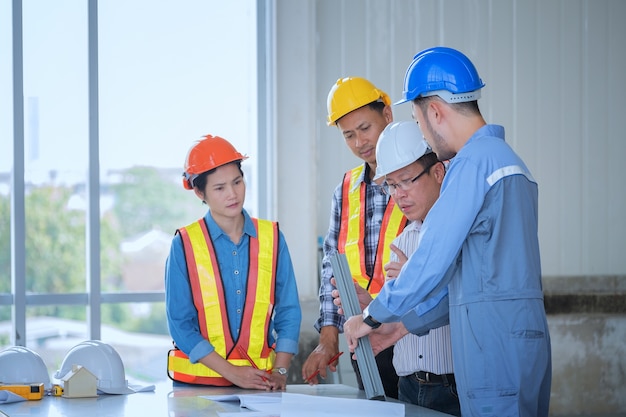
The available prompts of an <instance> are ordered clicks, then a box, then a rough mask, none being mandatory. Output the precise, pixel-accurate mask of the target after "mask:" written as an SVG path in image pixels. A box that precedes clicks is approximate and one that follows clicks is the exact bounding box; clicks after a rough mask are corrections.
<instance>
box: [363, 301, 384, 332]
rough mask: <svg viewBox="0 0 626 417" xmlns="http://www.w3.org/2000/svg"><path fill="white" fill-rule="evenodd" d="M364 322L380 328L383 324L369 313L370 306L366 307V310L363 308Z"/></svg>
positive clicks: (373, 327) (374, 327)
mask: <svg viewBox="0 0 626 417" xmlns="http://www.w3.org/2000/svg"><path fill="white" fill-rule="evenodd" d="M363 323H365V324H367V325H368V326H370V327H371V328H372V329H378V328H379V327H380V325H381V324H382V323H381V322H378V321H376V320H375V319H374V317H372V315H371V314H370V313H369V306H367V307H365V310H363Z"/></svg>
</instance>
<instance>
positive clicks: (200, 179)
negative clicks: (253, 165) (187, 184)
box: [191, 161, 243, 191]
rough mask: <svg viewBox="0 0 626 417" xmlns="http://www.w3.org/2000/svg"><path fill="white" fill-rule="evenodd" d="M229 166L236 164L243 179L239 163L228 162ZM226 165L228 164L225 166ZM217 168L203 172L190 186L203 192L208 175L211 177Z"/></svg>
mask: <svg viewBox="0 0 626 417" xmlns="http://www.w3.org/2000/svg"><path fill="white" fill-rule="evenodd" d="M229 164H236V165H237V168H238V169H239V172H240V173H241V176H242V177H243V170H242V169H241V161H233V162H229ZM225 165H228V164H225ZM225 165H220V166H225ZM217 168H219V167H216V168H213V169H210V170H208V171H205V172H203V173H202V174H199V175H198V176H197V177H196V178H195V179H194V180H193V181H192V184H191V185H193V186H194V187H198V188H199V189H200V190H201V191H204V189H205V188H206V183H207V178H208V176H209V175H211V174H212V173H214V172H215V170H216V169H217Z"/></svg>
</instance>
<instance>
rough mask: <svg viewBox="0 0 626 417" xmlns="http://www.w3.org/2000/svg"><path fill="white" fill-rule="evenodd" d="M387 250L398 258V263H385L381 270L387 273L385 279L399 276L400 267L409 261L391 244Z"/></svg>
mask: <svg viewBox="0 0 626 417" xmlns="http://www.w3.org/2000/svg"><path fill="white" fill-rule="evenodd" d="M389 249H391V251H392V252H393V253H395V254H396V255H397V256H398V261H397V262H388V263H386V264H385V265H384V266H383V269H384V270H385V272H386V273H387V278H396V277H397V276H398V275H400V270H401V269H402V266H403V265H404V264H405V263H406V261H408V260H409V258H408V257H407V256H406V255H405V254H404V252H402V251H401V250H400V249H398V247H397V246H396V245H394V244H393V243H392V244H391V245H389Z"/></svg>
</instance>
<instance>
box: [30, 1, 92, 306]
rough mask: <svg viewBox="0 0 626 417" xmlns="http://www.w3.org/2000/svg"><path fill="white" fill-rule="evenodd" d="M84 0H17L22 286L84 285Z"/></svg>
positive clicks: (58, 289) (72, 288)
mask: <svg viewBox="0 0 626 417" xmlns="http://www.w3.org/2000/svg"><path fill="white" fill-rule="evenodd" d="M86 4H87V3H86V2H76V1H72V0H64V1H54V2H41V1H24V2H23V22H24V23H23V31H24V135H25V141H24V142H25V143H24V147H25V182H26V197H25V199H26V201H25V214H26V291H27V292H34V293H63V292H84V291H85V204H84V200H85V195H84V194H85V183H86V172H87V143H88V142H87V137H88V124H87V122H88V113H87V110H88V109H87V107H88V106H87V44H86V42H85V40H86V39H87V19H86V17H87V8H86ZM34 311H35V312H33V314H34V315H37V313H36V311H38V309H37V308H36V309H35V310H34ZM41 312H42V314H49V309H47V308H43V309H41ZM56 313H58V314H63V313H62V310H61V309H59V310H57V311H56ZM59 317H64V316H59Z"/></svg>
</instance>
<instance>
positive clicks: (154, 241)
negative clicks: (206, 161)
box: [98, 0, 257, 381]
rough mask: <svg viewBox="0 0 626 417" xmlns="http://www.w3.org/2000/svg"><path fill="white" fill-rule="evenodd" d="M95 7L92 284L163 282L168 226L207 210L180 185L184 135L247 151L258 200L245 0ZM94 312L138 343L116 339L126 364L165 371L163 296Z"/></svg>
mask: <svg viewBox="0 0 626 417" xmlns="http://www.w3.org/2000/svg"><path fill="white" fill-rule="evenodd" d="M98 13H99V16H98V17H99V24H98V26H99V82H100V93H99V94H100V119H99V120H100V168H101V177H100V181H101V199H100V201H101V209H102V213H103V215H102V219H101V231H102V234H101V245H102V256H101V259H102V290H103V291H108V292H116V291H131V292H136V291H141V292H143V291H163V289H164V266H165V260H166V258H167V255H168V253H169V248H170V244H171V240H172V236H173V235H174V232H175V230H176V229H177V228H178V227H181V226H184V225H186V224H189V223H191V222H192V221H195V220H197V219H198V218H200V217H202V216H203V215H204V214H205V213H206V210H207V208H206V206H205V205H203V204H202V203H201V201H200V200H199V199H198V198H197V197H196V196H195V194H194V193H193V192H192V191H187V190H185V189H183V187H182V171H183V165H184V160H185V157H186V154H187V151H188V149H189V147H190V146H191V145H192V143H193V141H195V140H197V139H199V138H201V137H202V136H203V135H206V134H213V135H219V136H222V137H224V138H226V139H228V140H229V141H231V142H232V143H233V144H234V145H235V147H237V148H238V150H239V151H241V152H242V153H244V154H248V155H250V157H251V158H249V159H248V160H246V161H245V162H244V164H243V169H244V170H245V176H246V179H247V182H248V193H247V195H248V199H247V201H246V208H247V209H248V210H249V211H250V213H251V214H252V215H254V214H255V213H256V211H257V210H256V205H257V204H256V199H255V197H254V196H255V194H256V193H255V191H254V188H255V186H254V184H253V182H254V178H253V176H252V173H253V172H255V169H256V161H255V158H254V156H255V153H256V142H257V140H256V89H257V88H256V72H257V65H256V10H255V1H254V0H245V1H237V2H224V1H216V0H210V1H207V0H190V1H186V2H184V3H182V4H180V5H179V4H177V5H176V6H173V5H172V3H169V2H154V1H150V0H139V1H133V2H100V3H99V12H98ZM102 320H103V323H105V324H106V325H107V326H106V327H108V326H109V325H110V326H113V327H114V328H116V329H117V330H119V331H120V332H124V334H125V336H124V340H125V339H126V338H127V337H129V338H132V340H133V341H135V342H133V343H137V345H132V346H120V349H121V350H122V352H121V353H123V355H124V356H125V365H126V367H127V369H128V371H127V372H129V373H132V374H133V376H135V377H137V378H139V379H145V380H148V381H151V380H156V379H166V378H167V376H166V372H165V369H164V363H165V362H164V361H165V357H166V355H167V351H168V349H169V348H170V347H171V346H172V343H171V338H170V337H169V336H168V330H167V322H166V317H165V312H164V306H163V304H162V303H160V304H119V305H118V304H116V305H103V306H102ZM128 332H131V333H133V334H136V337H135V336H133V335H132V334H131V335H128V334H127V333H128ZM135 332H136V333H135ZM145 333H150V334H153V336H150V337H148V336H145ZM102 335H103V338H105V337H107V336H106V331H105V327H103V332H102ZM154 338H157V339H154ZM110 340H111V341H115V342H118V341H120V340H122V338H119V337H112V338H111V339H110ZM137 352H141V354H137Z"/></svg>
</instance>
